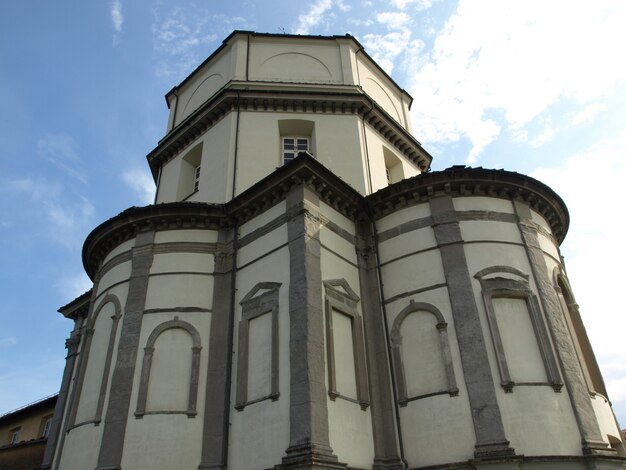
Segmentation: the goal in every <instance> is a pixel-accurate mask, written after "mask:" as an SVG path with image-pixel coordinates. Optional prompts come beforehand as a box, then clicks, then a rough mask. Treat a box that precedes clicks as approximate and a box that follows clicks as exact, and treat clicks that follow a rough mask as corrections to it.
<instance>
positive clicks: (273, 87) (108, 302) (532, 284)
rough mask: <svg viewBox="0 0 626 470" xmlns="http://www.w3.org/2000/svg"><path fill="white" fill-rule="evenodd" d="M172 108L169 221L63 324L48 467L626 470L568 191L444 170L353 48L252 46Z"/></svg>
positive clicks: (135, 239)
mask: <svg viewBox="0 0 626 470" xmlns="http://www.w3.org/2000/svg"><path fill="white" fill-rule="evenodd" d="M166 99H167V102H168V106H169V108H170V116H169V121H168V128H167V134H166V136H165V137H164V138H163V139H162V140H161V141H160V142H159V144H158V145H157V147H156V148H155V149H154V150H153V151H152V152H151V153H150V154H149V155H148V162H149V164H150V167H151V169H152V172H153V175H154V177H155V181H156V183H157V195H156V203H155V204H154V205H151V206H147V207H143V208H131V209H128V210H127V211H124V212H123V213H121V214H119V215H118V216H116V217H113V218H112V219H110V220H108V221H106V222H104V223H103V224H102V225H100V226H99V227H97V228H96V229H95V230H94V231H93V232H92V233H91V234H90V235H89V236H88V238H87V240H86V242H85V245H84V249H83V262H84V266H85V269H86V271H87V273H88V274H89V276H90V277H91V278H92V279H93V281H94V287H93V289H92V290H91V291H90V292H89V293H87V294H85V295H84V296H83V297H81V298H80V299H77V300H76V301H74V302H73V303H71V304H69V305H68V306H66V307H63V308H62V309H61V312H62V313H63V314H64V315H65V316H66V317H68V318H71V319H73V320H74V321H75V328H74V330H73V332H72V336H71V337H70V341H69V342H68V348H69V349H70V352H71V353H70V354H69V355H68V362H67V366H66V371H65V374H64V378H63V383H62V385H61V391H62V393H61V394H60V396H59V403H60V404H59V405H58V407H57V408H58V409H57V411H56V413H55V426H54V427H53V433H54V434H53V436H52V438H51V439H50V441H49V445H48V448H47V451H46V456H45V458H44V465H43V468H51V469H54V470H57V469H60V470H65V469H74V468H76V469H85V468H96V469H98V470H113V469H118V470H120V469H142V468H150V469H170V468H181V469H217V468H220V469H227V468H230V469H235V470H248V469H250V470H253V469H268V468H274V469H276V470H287V469H311V470H312V469H341V468H350V469H377V470H382V469H406V468H410V469H418V468H419V469H425V468H431V469H434V468H437V469H439V468H454V469H476V468H481V469H482V468H490V469H496V468H497V469H530V468H537V469H543V468H551V469H557V468H563V469H565V468H567V469H576V468H580V469H589V468H597V469H600V468H602V469H620V468H624V467H623V466H624V462H626V460H625V459H624V455H625V454H624V442H623V439H622V437H621V434H620V432H619V428H618V426H617V423H616V422H615V418H614V415H613V412H612V410H611V408H610V402H609V401H608V397H606V391H605V390H604V386H603V383H602V379H601V375H600V374H599V370H598V367H597V364H596V363H595V359H594V357H593V353H592V351H591V348H590V346H589V342H588V339H587V337H586V334H585V332H584V327H583V326H582V323H581V322H580V315H579V314H578V310H577V307H576V305H575V300H574V298H573V294H572V293H571V289H570V288H569V283H568V282H567V276H566V274H565V269H564V267H563V262H562V259H561V257H560V254H559V244H560V243H561V241H562V240H563V238H564V236H565V234H566V232H567V228H568V223H569V220H568V214H567V209H566V207H565V205H564V203H563V201H562V200H561V199H560V198H559V197H558V196H557V195H556V194H555V193H554V192H553V191H552V190H550V188H548V187H546V186H545V185H543V184H542V183H540V182H538V181H536V180H534V179H532V178H529V177H526V176H523V175H520V174H517V173H511V172H507V171H503V170H485V169H471V168H465V167H462V166H458V167H451V168H449V169H447V170H444V171H441V172H429V171H428V170H429V164H430V161H431V157H430V156H429V155H428V153H427V152H426V151H425V150H424V149H422V147H421V145H420V144H419V143H418V142H417V141H416V140H415V139H414V138H413V137H412V136H411V134H410V124H409V120H408V111H409V107H410V104H411V98H410V97H409V96H408V95H407V94H406V92H404V91H403V90H402V89H400V88H399V87H398V86H397V85H396V84H395V83H394V82H393V81H392V80H391V79H390V78H389V77H388V76H387V75H386V74H385V73H384V72H383V71H382V70H381V69H380V68H379V67H378V66H377V65H376V64H375V63H374V62H373V61H372V59H371V58H370V57H369V56H368V55H367V53H366V52H365V51H364V50H363V48H362V47H361V45H360V44H359V43H358V42H357V41H356V40H355V39H354V38H352V37H350V36H333V37H307V36H289V35H280V36H279V35H268V34H257V33H249V32H234V33H233V34H232V35H231V36H229V37H228V38H226V39H225V41H224V44H223V45H222V46H221V47H220V48H219V49H218V50H217V51H216V52H215V53H214V54H213V55H211V56H210V57H209V58H208V59H207V60H206V61H205V62H204V63H203V64H201V65H200V66H199V67H198V68H197V69H196V70H195V71H194V72H193V73H192V74H191V75H190V77H188V78H187V79H186V80H185V81H183V82H182V83H181V84H180V85H179V86H177V87H175V88H174V89H173V90H172V91H171V92H169V93H168V94H167V96H166ZM286 135H288V136H294V135H295V136H301V137H302V138H306V139H308V140H307V142H308V143H309V144H310V146H309V153H302V154H300V155H299V156H298V157H297V158H294V159H292V160H291V161H289V162H287V163H285V164H284V165H283V163H284V162H283V159H282V153H281V146H282V145H283V141H282V137H284V136H286Z"/></svg>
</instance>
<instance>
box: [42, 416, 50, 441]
mask: <svg viewBox="0 0 626 470" xmlns="http://www.w3.org/2000/svg"><path fill="white" fill-rule="evenodd" d="M51 425H52V418H48V419H46V422H45V424H44V425H43V430H42V431H41V437H48V435H49V434H50V426H51Z"/></svg>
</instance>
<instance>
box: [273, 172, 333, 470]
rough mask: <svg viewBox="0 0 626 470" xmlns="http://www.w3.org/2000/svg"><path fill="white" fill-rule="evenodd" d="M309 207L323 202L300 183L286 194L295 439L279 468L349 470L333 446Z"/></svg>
mask: <svg viewBox="0 0 626 470" xmlns="http://www.w3.org/2000/svg"><path fill="white" fill-rule="evenodd" d="M307 205H309V206H313V207H319V199H318V197H317V196H316V195H315V194H314V193H312V192H311V191H310V190H309V189H308V188H307V187H306V186H305V185H304V184H303V183H300V184H299V185H297V186H294V187H293V188H292V189H291V191H290V192H289V194H288V195H287V217H288V222H287V232H288V238H289V351H290V352H289V364H290V367H289V369H290V373H291V383H290V410H289V413H290V414H289V422H290V426H289V431H290V439H289V447H288V448H287V450H286V454H287V455H286V456H285V457H283V461H282V465H280V467H281V468H294V469H295V468H297V469H318V468H345V464H340V463H338V460H337V457H336V456H335V455H334V454H333V450H332V448H331V447H330V442H329V434H328V408H327V396H328V395H327V391H326V383H325V364H324V318H323V306H322V271H321V264H320V240H319V222H318V221H317V220H315V219H314V218H313V217H310V216H309V213H308V211H307Z"/></svg>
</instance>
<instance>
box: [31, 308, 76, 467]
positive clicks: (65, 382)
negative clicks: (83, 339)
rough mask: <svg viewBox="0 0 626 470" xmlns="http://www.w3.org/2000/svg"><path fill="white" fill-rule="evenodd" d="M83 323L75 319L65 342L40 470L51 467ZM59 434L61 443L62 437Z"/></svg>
mask: <svg viewBox="0 0 626 470" xmlns="http://www.w3.org/2000/svg"><path fill="white" fill-rule="evenodd" d="M83 322H84V319H83V318H77V319H76V321H75V323H74V330H72V333H71V334H70V337H69V338H68V339H67V340H66V341H65V347H66V348H67V357H66V358H65V369H64V370H63V379H62V381H61V389H60V390H59V396H58V398H57V403H56V405H55V407H54V417H53V418H52V423H51V424H50V433H49V434H48V442H47V443H46V450H45V452H44V456H43V461H42V463H41V468H42V470H45V469H48V468H50V467H51V465H52V460H53V456H54V452H55V448H56V445H57V442H58V441H59V435H60V434H61V433H60V430H61V425H62V424H63V412H64V411H65V409H66V408H65V406H66V405H67V402H68V397H69V390H70V386H71V381H72V374H73V373H74V365H75V364H76V356H77V355H78V345H79V343H80V336H81V334H80V330H81V326H82V324H83ZM64 435H65V433H62V434H61V436H62V437H61V442H62V441H63V436H64ZM59 448H61V446H59Z"/></svg>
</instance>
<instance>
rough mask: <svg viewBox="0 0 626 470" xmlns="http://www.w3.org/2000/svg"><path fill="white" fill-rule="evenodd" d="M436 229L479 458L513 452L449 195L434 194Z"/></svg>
mask: <svg viewBox="0 0 626 470" xmlns="http://www.w3.org/2000/svg"><path fill="white" fill-rule="evenodd" d="M430 210H431V214H432V217H433V230H434V232H435V238H436V240H437V245H438V247H439V252H440V253H441V261H442V263H443V270H444V273H445V277H446V283H447V284H448V294H449V297H450V304H451V306H452V317H453V318H454V329H455V331H456V337H457V342H458V345H459V351H460V353H461V364H462V366H463V376H464V378H465V386H466V388H467V395H468V399H469V403H470V408H471V410H472V419H473V423H474V432H475V433H476V444H475V448H474V455H475V457H476V458H481V459H490V458H501V457H506V456H511V455H514V454H515V451H514V450H513V449H512V448H511V447H509V441H508V440H507V439H506V436H505V434H504V425H503V423H502V416H501V414H500V407H499V406H498V401H497V398H496V390H495V386H494V383H493V376H492V374H491V368H490V366H489V357H488V356H487V347H486V345H485V339H484V337H483V332H482V328H481V323H480V317H479V315H478V308H477V306H476V299H475V297H474V290H473V288H472V280H471V276H470V273H469V269H468V266H467V259H466V257H465V250H464V247H463V238H462V237H461V227H460V226H459V220H458V218H457V216H456V213H455V211H454V205H453V203H452V198H451V197H450V196H442V197H436V198H433V199H431V201H430Z"/></svg>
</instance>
